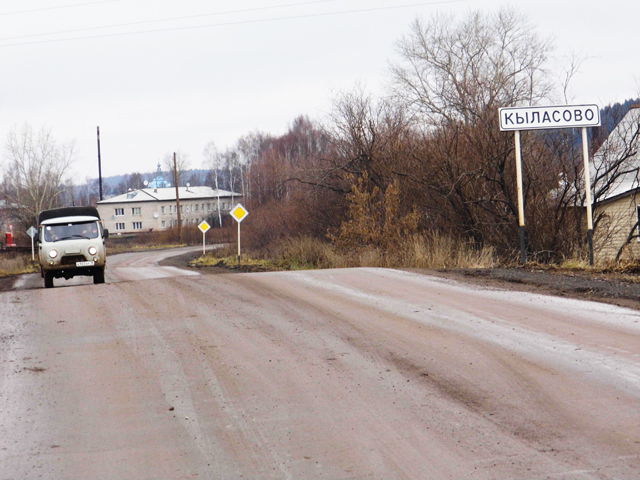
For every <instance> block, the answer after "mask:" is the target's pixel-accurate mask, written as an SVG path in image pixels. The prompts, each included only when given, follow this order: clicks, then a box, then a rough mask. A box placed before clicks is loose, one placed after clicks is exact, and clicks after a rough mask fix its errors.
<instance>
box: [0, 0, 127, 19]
mask: <svg viewBox="0 0 640 480" xmlns="http://www.w3.org/2000/svg"><path fill="white" fill-rule="evenodd" d="M121 1H122V0H100V1H98V2H88V3H74V4H73V5H59V6H57V7H44V8H34V9H32V10H21V11H18V12H7V13H0V17H4V16H6V15H21V14H23V13H35V12H44V11H45V10H60V9H62V8H74V7H85V6H87V5H96V4H98V3H113V2H121Z"/></svg>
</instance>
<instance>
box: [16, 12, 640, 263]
mask: <svg viewBox="0 0 640 480" xmlns="http://www.w3.org/2000/svg"><path fill="white" fill-rule="evenodd" d="M396 50H397V54H398V57H397V58H398V60H397V61H396V62H394V63H393V64H392V65H390V69H389V82H388V84H387V86H386V91H385V93H384V94H383V95H379V96H373V95H371V94H369V93H368V92H367V90H366V88H364V87H356V88H354V89H353V90H352V91H348V92H343V93H341V94H339V95H337V96H336V98H334V101H333V109H332V112H331V114H330V115H329V116H328V118H325V119H323V120H322V121H314V120H311V119H309V118H307V117H304V116H301V117H299V118H297V119H295V120H294V121H293V122H292V124H291V125H290V127H289V130H288V132H287V133H285V134H284V135H281V136H273V135H269V134H266V133H261V132H253V133H249V134H247V135H245V136H244V137H242V138H240V139H239V140H238V141H237V142H236V144H235V145H234V146H233V147H232V148H229V149H227V150H225V151H218V150H217V149H216V147H215V144H213V143H210V144H208V145H207V146H206V147H205V149H204V152H203V156H204V166H205V169H206V170H207V174H206V176H204V175H203V174H202V173H200V172H195V173H197V175H198V177H197V178H196V177H193V176H191V177H190V176H189V175H190V173H189V172H190V170H189V161H188V158H187V156H186V155H184V154H179V155H178V166H179V170H180V173H179V175H180V178H179V179H178V183H179V184H181V185H182V184H184V183H185V182H186V181H188V179H190V178H191V179H192V180H193V182H192V184H195V183H199V184H202V183H204V184H207V185H210V186H212V187H213V188H220V189H225V190H233V191H236V192H239V193H242V194H243V195H244V199H243V203H244V205H245V206H246V207H247V208H248V209H249V211H250V220H247V222H246V223H244V224H243V228H244V230H243V231H244V234H243V235H245V238H246V240H245V241H244V243H245V246H246V247H247V248H253V249H254V250H255V251H257V252H264V253H265V255H266V254H268V253H269V251H271V250H274V249H276V248H277V246H278V245H279V244H281V243H282V241H283V240H284V239H291V238H298V237H300V238H303V237H304V238H312V239H319V240H322V241H327V242H331V243H332V244H333V246H334V247H335V249H337V250H340V251H342V252H343V253H347V254H348V253H349V252H354V253H356V252H358V251H361V250H362V249H367V248H369V249H371V248H372V249H374V250H376V251H377V252H378V253H381V254H382V255H385V254H386V253H392V252H398V251H401V250H402V249H406V248H407V245H410V244H412V243H411V242H414V244H415V239H416V238H419V239H421V241H423V240H425V241H428V240H429V239H437V238H448V239H452V240H453V242H454V243H455V244H459V245H467V246H469V247H470V248H477V249H478V250H479V251H480V250H482V249H483V248H491V249H492V251H493V252H495V254H496V255H498V256H499V257H500V258H502V259H506V260H511V259H516V258H517V257H518V251H519V240H518V238H519V231H518V205H517V192H516V171H515V160H514V140H513V134H512V133H507V132H501V131H500V129H499V118H498V109H499V108H501V107H506V106H522V105H541V104H563V103H570V102H568V101H567V100H566V98H563V97H564V93H565V92H566V91H567V86H568V84H569V81H570V78H571V76H572V74H573V73H575V71H576V69H575V65H576V64H577V63H579V62H577V63H576V61H575V60H574V61H573V63H571V64H570V65H569V68H567V69H566V71H565V72H558V71H557V68H556V69H554V67H553V65H554V64H553V63H552V62H551V58H552V57H551V55H552V46H551V43H550V42H549V41H548V40H546V39H543V38H541V37H540V36H539V35H538V34H537V33H536V31H535V28H534V27H532V26H531V25H530V24H529V22H528V21H527V19H526V18H525V17H523V16H521V15H519V14H518V13H516V12H515V11H514V10H511V9H502V10H499V11H498V12H496V13H492V14H489V13H480V12H470V13H469V14H468V15H466V16H465V17H464V18H455V17H451V16H446V15H437V16H434V17H432V18H431V19H429V20H427V21H422V20H416V21H415V22H414V23H413V24H412V25H411V26H410V29H409V31H408V33H407V34H406V35H405V36H404V37H402V38H401V39H400V40H399V41H398V42H397V44H396ZM563 74H564V81H563V83H562V84H560V85H558V84H556V83H555V80H554V79H555V78H557V77H561V76H562V75H563ZM632 103H633V101H627V102H625V103H623V104H616V105H614V106H610V107H607V108H606V109H605V110H604V111H603V119H604V121H603V126H602V127H600V128H597V129H591V132H590V137H589V141H590V145H589V150H590V152H591V154H593V153H594V152H595V151H596V149H597V148H598V147H599V146H600V145H601V144H602V143H603V142H604V140H605V139H606V137H607V135H608V134H609V132H610V131H611V130H612V129H613V128H614V127H615V125H616V124H617V123H618V122H619V121H620V119H621V118H622V116H624V114H625V113H626V111H627V110H628V109H629V107H630V106H631V104H632ZM521 146H522V159H523V169H524V172H523V177H524V205H525V217H526V221H527V233H528V238H527V248H528V250H529V255H530V258H532V259H534V260H538V261H557V260H560V259H563V258H567V257H574V256H581V255H584V253H585V248H586V246H585V243H586V231H585V229H586V224H585V217H584V209H583V206H584V202H585V192H584V187H583V180H582V179H583V171H582V169H583V162H582V145H581V140H580V133H579V132H577V131H572V130H552V131H530V132H522V136H521ZM65 158H66V157H65ZM626 158H628V156H627V157H624V158H623V157H620V158H619V159H613V160H612V161H611V162H610V163H608V164H607V166H606V168H607V169H610V171H611V172H615V171H618V170H624V169H623V168H622V169H621V166H622V162H624V161H625V159H626ZM170 164H171V165H172V158H169V157H167V158H165V160H164V165H165V168H164V171H165V172H167V171H170ZM195 173H194V172H191V175H194V174H195ZM600 173H602V172H600ZM600 173H599V177H598V179H596V181H595V182H596V183H595V184H594V190H595V191H596V197H595V201H597V200H598V193H597V192H599V191H606V188H604V189H603V188H602V186H601V185H600V186H599V185H598V184H597V182H598V181H612V179H615V175H608V174H607V172H604V174H602V175H600ZM203 176H204V178H203ZM6 178H7V177H5V186H6V185H7V181H6ZM142 180H143V179H142V177H141V176H140V174H133V177H130V178H127V179H125V181H124V183H123V184H122V185H120V186H119V187H120V188H119V190H122V189H123V188H135V186H136V185H137V186H138V187H139V184H140V182H141V181H142ZM168 180H169V181H171V183H172V184H173V183H174V181H173V178H172V177H169V178H168ZM12 185H14V186H15V183H14V184H12ZM83 188H86V191H84V192H79V193H80V194H79V193H78V192H75V193H74V194H73V195H76V197H74V198H76V200H77V199H83V197H82V195H85V196H86V198H84V200H86V201H91V195H92V193H91V190H94V189H95V186H91V185H89V186H85V187H83ZM121 193H123V192H121ZM73 195H72V196H73ZM74 201H75V200H74Z"/></svg>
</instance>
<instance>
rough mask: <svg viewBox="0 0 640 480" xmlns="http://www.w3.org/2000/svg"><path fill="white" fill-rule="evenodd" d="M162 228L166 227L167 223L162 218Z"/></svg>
mask: <svg viewBox="0 0 640 480" xmlns="http://www.w3.org/2000/svg"><path fill="white" fill-rule="evenodd" d="M162 228H167V224H166V222H165V221H164V220H162Z"/></svg>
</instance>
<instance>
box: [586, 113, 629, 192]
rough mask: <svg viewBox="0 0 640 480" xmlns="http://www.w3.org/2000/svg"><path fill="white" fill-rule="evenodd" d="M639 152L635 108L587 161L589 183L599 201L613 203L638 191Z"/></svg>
mask: <svg viewBox="0 0 640 480" xmlns="http://www.w3.org/2000/svg"><path fill="white" fill-rule="evenodd" d="M639 150H640V108H637V107H636V108H632V109H631V110H629V111H628V112H627V114H626V115H625V116H624V118H623V119H622V120H621V121H620V123H618V125H617V126H616V128H615V129H614V130H613V131H612V132H611V133H610V134H609V137H607V140H606V141H605V142H604V143H603V144H602V146H601V147H600V148H599V149H598V151H597V152H596V153H595V155H594V156H593V159H592V161H591V164H590V166H591V169H590V170H591V172H590V174H591V181H592V183H593V188H594V191H595V194H596V198H597V199H598V201H599V202H603V201H608V200H613V199H614V198H615V197H620V196H622V195H626V194H628V193H633V192H635V191H636V190H637V189H638V187H639V186H640V185H639V183H638V181H639V179H640V154H639ZM622 159H624V161H623V162H621V160H622Z"/></svg>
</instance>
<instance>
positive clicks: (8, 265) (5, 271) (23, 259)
mask: <svg viewBox="0 0 640 480" xmlns="http://www.w3.org/2000/svg"><path fill="white" fill-rule="evenodd" d="M37 271H38V266H37V264H36V263H35V262H32V261H31V254H20V253H18V254H9V253H6V254H2V255H0V277H6V276H8V275H19V274H21V273H33V272H37Z"/></svg>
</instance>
